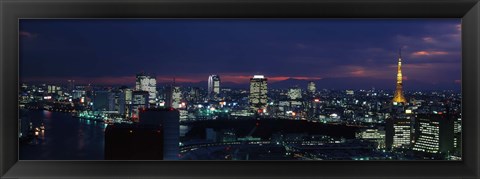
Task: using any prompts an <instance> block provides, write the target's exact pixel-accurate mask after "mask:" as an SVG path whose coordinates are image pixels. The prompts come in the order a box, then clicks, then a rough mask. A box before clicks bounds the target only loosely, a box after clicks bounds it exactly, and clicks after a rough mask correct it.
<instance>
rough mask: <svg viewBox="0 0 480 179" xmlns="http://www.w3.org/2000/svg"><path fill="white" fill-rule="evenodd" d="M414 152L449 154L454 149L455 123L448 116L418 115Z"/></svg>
mask: <svg viewBox="0 0 480 179" xmlns="http://www.w3.org/2000/svg"><path fill="white" fill-rule="evenodd" d="M416 120H417V122H416V126H415V131H416V132H415V134H416V140H415V144H414V145H413V150H416V151H421V152H427V153H439V152H441V153H445V154H446V153H448V152H451V151H452V150H453V148H454V131H455V129H454V121H453V120H452V119H450V118H449V117H448V116H447V115H444V114H443V115H439V114H435V115H433V114H432V115H418V116H417V118H416Z"/></svg>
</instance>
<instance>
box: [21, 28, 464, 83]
mask: <svg viewBox="0 0 480 179" xmlns="http://www.w3.org/2000/svg"><path fill="white" fill-rule="evenodd" d="M460 24H461V19H275V20H272V19H249V20H247V19H230V20H227V19H223V20H221V19H202V20H200V19H183V20H182V19H150V20H147V19H144V20H138V19H136V20H135V19H130V20H127V19H123V20H92V19H90V20H87V19H85V20H71V19H70V20H67V19H64V20H60V19H56V20H55V19H51V20H41V19H31V20H20V32H19V34H20V79H21V81H22V82H46V83H61V82H65V81H66V80H68V79H74V80H76V81H77V84H80V83H92V84H101V85H114V84H115V85H117V84H126V85H132V84H134V83H135V74H137V73H139V72H146V73H151V74H155V75H156V77H157V81H158V82H159V83H167V82H170V81H172V79H173V78H174V77H175V79H176V82H178V83H187V82H188V83H195V82H201V81H207V79H208V75H209V74H219V75H220V78H221V80H222V83H225V84H237V85H247V86H246V87H248V84H247V83H248V82H249V78H250V77H252V76H253V75H254V74H263V75H265V76H266V77H267V78H268V80H269V83H271V84H274V83H281V81H283V80H287V79H290V80H292V79H296V80H305V81H306V80H314V81H318V82H319V83H320V84H322V85H323V86H319V87H320V88H329V86H326V85H328V83H321V81H323V82H327V81H335V82H337V83H335V84H333V83H332V85H333V87H342V85H343V86H349V87H351V88H356V87H363V86H362V81H365V82H369V85H374V87H378V88H389V89H394V88H395V77H396V65H397V58H398V50H399V48H402V56H403V75H404V84H405V86H406V87H407V88H408V87H409V88H411V89H414V88H432V89H443V88H445V89H451V88H457V89H459V88H460V86H461V85H460V84H461V37H460V36H461V35H460V34H461V33H460V32H461V30H460ZM287 81H288V80H287ZM338 83H341V84H342V85H339V84H338ZM365 84H366V83H365ZM335 85H336V86H335Z"/></svg>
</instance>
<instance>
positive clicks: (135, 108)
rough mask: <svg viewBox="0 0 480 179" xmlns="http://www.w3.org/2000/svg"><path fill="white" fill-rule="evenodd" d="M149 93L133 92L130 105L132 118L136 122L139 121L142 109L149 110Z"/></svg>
mask: <svg viewBox="0 0 480 179" xmlns="http://www.w3.org/2000/svg"><path fill="white" fill-rule="evenodd" d="M148 97H149V93H148V91H133V92H132V104H131V105H130V108H131V109H130V112H131V117H132V118H133V119H134V120H137V119H138V115H139V113H140V110H141V109H145V108H148V107H149V106H148V101H149V99H148Z"/></svg>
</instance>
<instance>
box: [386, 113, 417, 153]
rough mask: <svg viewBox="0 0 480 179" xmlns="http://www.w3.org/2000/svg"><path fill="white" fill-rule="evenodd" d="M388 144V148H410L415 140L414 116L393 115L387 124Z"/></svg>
mask: <svg viewBox="0 0 480 179" xmlns="http://www.w3.org/2000/svg"><path fill="white" fill-rule="evenodd" d="M385 126H386V127H385V133H386V134H385V135H386V139H385V140H386V146H387V148H388V149H394V148H410V147H411V144H412V140H413V135H412V131H413V118H412V117H411V116H392V117H391V118H388V119H387V120H386V124H385Z"/></svg>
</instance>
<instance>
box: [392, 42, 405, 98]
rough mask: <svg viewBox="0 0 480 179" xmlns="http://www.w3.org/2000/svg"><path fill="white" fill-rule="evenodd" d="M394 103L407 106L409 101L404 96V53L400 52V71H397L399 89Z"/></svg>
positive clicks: (397, 88) (396, 91)
mask: <svg viewBox="0 0 480 179" xmlns="http://www.w3.org/2000/svg"><path fill="white" fill-rule="evenodd" d="M393 102H394V103H403V104H405V103H406V102H407V100H406V99H405V97H404V96H403V84H402V52H401V51H400V50H399V52H398V69H397V87H396V89H395V95H394V96H393Z"/></svg>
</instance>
